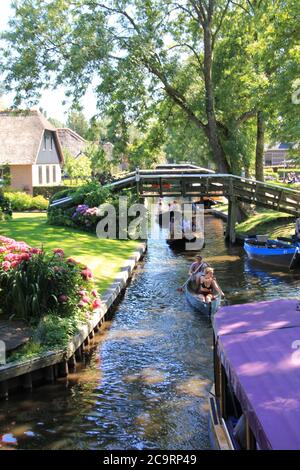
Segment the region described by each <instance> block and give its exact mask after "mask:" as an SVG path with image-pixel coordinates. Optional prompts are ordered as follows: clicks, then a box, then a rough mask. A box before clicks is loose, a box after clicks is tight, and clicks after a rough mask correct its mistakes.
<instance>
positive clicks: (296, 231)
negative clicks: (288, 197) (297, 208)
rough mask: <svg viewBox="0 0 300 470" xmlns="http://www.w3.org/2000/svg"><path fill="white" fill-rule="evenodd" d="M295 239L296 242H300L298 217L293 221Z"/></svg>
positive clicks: (299, 219)
mask: <svg viewBox="0 0 300 470" xmlns="http://www.w3.org/2000/svg"><path fill="white" fill-rule="evenodd" d="M295 239H296V241H297V242H300V217H298V219H296V223H295Z"/></svg>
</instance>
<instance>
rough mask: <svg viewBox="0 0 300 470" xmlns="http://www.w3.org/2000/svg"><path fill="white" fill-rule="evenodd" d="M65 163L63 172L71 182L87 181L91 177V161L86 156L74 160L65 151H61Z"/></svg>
mask: <svg viewBox="0 0 300 470" xmlns="http://www.w3.org/2000/svg"><path fill="white" fill-rule="evenodd" d="M63 152H64V157H65V162H64V171H65V173H66V174H67V175H68V177H69V178H70V179H71V180H78V179H81V180H88V179H89V178H90V177H91V173H92V168H91V161H90V159H89V157H88V156H86V155H81V156H79V157H77V158H74V157H73V155H71V154H70V152H69V151H68V150H67V149H64V150H63Z"/></svg>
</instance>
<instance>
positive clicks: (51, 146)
mask: <svg viewBox="0 0 300 470" xmlns="http://www.w3.org/2000/svg"><path fill="white" fill-rule="evenodd" d="M50 150H53V136H52V135H51V137H50Z"/></svg>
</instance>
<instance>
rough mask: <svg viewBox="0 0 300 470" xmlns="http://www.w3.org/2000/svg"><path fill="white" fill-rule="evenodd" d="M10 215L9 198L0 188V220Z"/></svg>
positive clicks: (6, 218)
mask: <svg viewBox="0 0 300 470" xmlns="http://www.w3.org/2000/svg"><path fill="white" fill-rule="evenodd" d="M11 216H12V208H11V203H10V201H9V199H8V198H7V197H6V196H5V195H4V194H3V192H2V189H0V221H1V220H3V219H5V220H9V219H10V218H11Z"/></svg>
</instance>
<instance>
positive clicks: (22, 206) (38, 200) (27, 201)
mask: <svg viewBox="0 0 300 470" xmlns="http://www.w3.org/2000/svg"><path fill="white" fill-rule="evenodd" d="M4 196H5V198H6V199H7V200H8V201H9V203H10V205H11V208H12V210H13V211H20V212H22V211H30V210H39V211H41V210H47V208H48V204H49V203H48V201H47V199H45V198H44V197H43V196H35V197H32V196H30V194H27V193H24V192H21V191H11V192H6V193H4Z"/></svg>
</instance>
